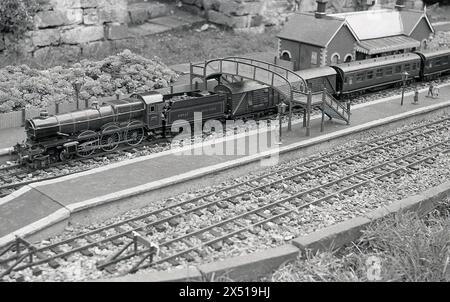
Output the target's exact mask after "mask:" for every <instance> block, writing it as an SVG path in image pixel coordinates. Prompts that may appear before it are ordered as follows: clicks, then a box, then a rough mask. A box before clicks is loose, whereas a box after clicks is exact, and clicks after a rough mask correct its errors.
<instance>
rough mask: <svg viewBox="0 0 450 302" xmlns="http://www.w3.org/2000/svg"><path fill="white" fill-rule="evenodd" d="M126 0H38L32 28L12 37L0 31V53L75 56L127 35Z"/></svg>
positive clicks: (40, 57)
mask: <svg viewBox="0 0 450 302" xmlns="http://www.w3.org/2000/svg"><path fill="white" fill-rule="evenodd" d="M127 2H128V0H41V3H42V5H41V8H40V11H39V12H38V13H37V14H36V16H35V18H34V23H35V24H34V29H33V30H31V31H28V32H27V33H26V34H25V36H24V37H23V39H21V40H20V41H14V40H13V39H12V36H10V35H1V34H0V55H1V54H3V55H8V54H9V55H11V54H13V53H15V54H16V55H18V56H20V57H26V58H34V59H35V61H36V62H41V61H43V62H44V61H48V60H49V59H58V58H61V57H64V58H65V59H68V60H69V61H70V59H71V58H72V59H73V60H75V59H77V58H78V57H79V56H80V55H81V54H86V55H91V54H93V53H94V52H97V51H99V50H103V49H105V48H108V47H110V45H111V44H112V43H114V42H115V41H117V40H121V39H126V38H127V37H128V27H127V22H128V10H127V5H128V3H127Z"/></svg>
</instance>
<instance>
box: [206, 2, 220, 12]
mask: <svg viewBox="0 0 450 302" xmlns="http://www.w3.org/2000/svg"><path fill="white" fill-rule="evenodd" d="M203 8H204V9H205V10H210V9H213V10H217V11H218V10H219V8H220V0H203Z"/></svg>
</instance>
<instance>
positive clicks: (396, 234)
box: [269, 199, 450, 282]
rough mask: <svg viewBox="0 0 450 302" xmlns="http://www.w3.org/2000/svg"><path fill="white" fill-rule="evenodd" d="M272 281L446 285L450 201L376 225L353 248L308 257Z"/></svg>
mask: <svg viewBox="0 0 450 302" xmlns="http://www.w3.org/2000/svg"><path fill="white" fill-rule="evenodd" d="M269 279H271V281H280V282H289V281H291V282H292V281H294V282H298V281H408V282H411V281H412V282H417V281H450V199H448V200H446V201H444V202H442V203H441V204H440V205H439V206H438V208H436V209H435V210H434V211H433V212H431V213H429V214H428V215H426V216H425V217H420V216H419V215H418V214H417V213H415V212H408V213H398V214H395V215H392V216H390V217H388V218H386V219H383V220H380V221H378V222H374V223H373V224H372V225H371V226H370V227H369V228H368V229H367V230H365V231H364V233H363V235H362V236H361V238H360V239H359V240H358V241H357V242H354V243H353V244H352V245H351V246H347V247H344V248H342V249H341V250H337V251H325V252H320V253H317V254H312V253H310V252H309V253H306V255H303V257H302V258H301V259H298V260H297V261H295V262H293V263H288V264H286V265H284V266H282V267H281V268H279V270H277V271H276V272H275V273H274V274H273V275H272V276H271V278H269Z"/></svg>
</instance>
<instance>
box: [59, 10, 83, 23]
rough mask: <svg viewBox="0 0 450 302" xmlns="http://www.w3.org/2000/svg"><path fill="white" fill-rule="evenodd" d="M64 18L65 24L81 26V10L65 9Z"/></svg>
mask: <svg viewBox="0 0 450 302" xmlns="http://www.w3.org/2000/svg"><path fill="white" fill-rule="evenodd" d="M63 13H64V15H65V17H66V21H65V24H67V25H72V24H81V23H83V10H82V9H81V8H75V9H66V10H65V11H64V12H63Z"/></svg>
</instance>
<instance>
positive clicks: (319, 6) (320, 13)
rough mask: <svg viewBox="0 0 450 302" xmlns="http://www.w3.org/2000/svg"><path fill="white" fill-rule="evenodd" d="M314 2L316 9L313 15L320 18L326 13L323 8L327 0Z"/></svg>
mask: <svg viewBox="0 0 450 302" xmlns="http://www.w3.org/2000/svg"><path fill="white" fill-rule="evenodd" d="M316 2H317V10H316V13H315V14H314V15H315V17H316V18H318V19H320V18H323V17H324V16H325V15H326V13H325V9H326V6H327V2H328V0H316Z"/></svg>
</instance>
